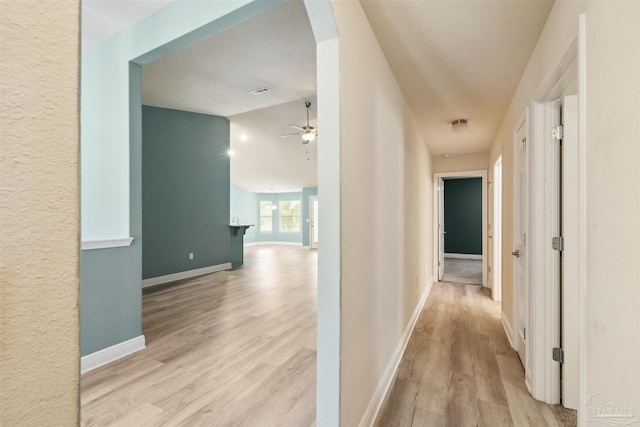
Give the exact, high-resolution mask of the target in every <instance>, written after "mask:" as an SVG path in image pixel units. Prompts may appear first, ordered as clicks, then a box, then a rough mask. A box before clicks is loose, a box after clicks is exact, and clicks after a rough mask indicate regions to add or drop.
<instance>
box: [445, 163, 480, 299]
mask: <svg viewBox="0 0 640 427" xmlns="http://www.w3.org/2000/svg"><path fill="white" fill-rule="evenodd" d="M440 178H482V286H484V287H487V286H489V282H488V280H487V272H488V271H489V269H488V268H487V267H488V264H487V258H488V256H486V255H487V254H488V253H489V252H488V248H489V246H488V245H489V243H488V241H489V233H488V231H489V230H488V224H489V220H488V216H489V211H488V199H487V197H488V192H487V186H488V184H487V182H488V181H487V171H486V170H473V171H460V172H438V173H435V174H433V194H434V196H433V215H434V216H433V218H436V220H434V221H433V235H434V236H435V237H434V239H433V271H434V272H435V273H434V276H435V278H436V280H435V281H436V282H437V281H439V279H438V240H439V234H438V221H437V218H438V217H439V213H438V206H439V204H440V201H439V199H438V196H437V193H438V182H439V179H440Z"/></svg>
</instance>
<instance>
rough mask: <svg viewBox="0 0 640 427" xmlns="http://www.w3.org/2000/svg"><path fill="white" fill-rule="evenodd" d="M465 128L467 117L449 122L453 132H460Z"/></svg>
mask: <svg viewBox="0 0 640 427" xmlns="http://www.w3.org/2000/svg"><path fill="white" fill-rule="evenodd" d="M466 128H467V119H457V120H454V121H452V122H451V129H453V131H454V132H462V131H463V130H465V129H466Z"/></svg>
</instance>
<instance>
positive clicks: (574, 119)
mask: <svg viewBox="0 0 640 427" xmlns="http://www.w3.org/2000/svg"><path fill="white" fill-rule="evenodd" d="M562 121H563V127H564V132H563V134H564V135H563V138H562V157H561V158H562V227H561V228H562V236H563V238H564V248H563V251H562V255H561V256H562V279H561V289H562V293H561V296H562V303H561V324H562V331H561V347H562V350H563V352H564V363H563V364H562V368H561V369H562V374H561V376H562V388H561V390H562V391H561V393H562V405H563V406H564V407H566V408H571V409H576V410H577V409H578V403H579V400H580V391H579V384H580V355H579V349H580V344H579V341H578V338H579V335H580V328H579V322H578V299H579V292H578V235H579V232H578V215H579V212H578V209H579V207H578V97H577V96H568V97H565V98H564V100H563V106H562Z"/></svg>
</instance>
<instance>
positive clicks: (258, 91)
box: [249, 87, 271, 95]
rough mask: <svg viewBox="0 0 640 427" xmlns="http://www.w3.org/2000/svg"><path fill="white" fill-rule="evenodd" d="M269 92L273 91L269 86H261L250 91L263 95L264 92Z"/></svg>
mask: <svg viewBox="0 0 640 427" xmlns="http://www.w3.org/2000/svg"><path fill="white" fill-rule="evenodd" d="M267 92H271V89H269V88H268V87H261V88H258V89H254V90H252V91H251V92H249V93H252V94H254V95H262V94H263V93H267Z"/></svg>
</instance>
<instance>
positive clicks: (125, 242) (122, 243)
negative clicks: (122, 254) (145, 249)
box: [80, 237, 133, 251]
mask: <svg viewBox="0 0 640 427" xmlns="http://www.w3.org/2000/svg"><path fill="white" fill-rule="evenodd" d="M132 242H133V237H121V238H119V239H102V240H83V241H82V244H81V245H80V248H81V249H82V250H83V251H88V250H91V249H108V248H125V247H127V246H131V243H132Z"/></svg>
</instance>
